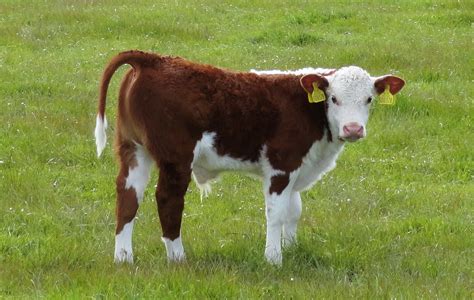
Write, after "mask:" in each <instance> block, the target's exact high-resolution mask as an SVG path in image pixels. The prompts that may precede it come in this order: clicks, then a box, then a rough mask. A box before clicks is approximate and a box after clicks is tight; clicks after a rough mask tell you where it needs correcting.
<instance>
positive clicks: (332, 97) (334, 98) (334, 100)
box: [331, 96, 337, 104]
mask: <svg viewBox="0 0 474 300" xmlns="http://www.w3.org/2000/svg"><path fill="white" fill-rule="evenodd" d="M331 101H332V103H334V104H337V99H336V97H334V96H331Z"/></svg>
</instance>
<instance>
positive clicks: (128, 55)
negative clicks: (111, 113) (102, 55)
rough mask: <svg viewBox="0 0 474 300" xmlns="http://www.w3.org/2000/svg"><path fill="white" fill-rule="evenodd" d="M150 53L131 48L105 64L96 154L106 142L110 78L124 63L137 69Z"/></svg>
mask: <svg viewBox="0 0 474 300" xmlns="http://www.w3.org/2000/svg"><path fill="white" fill-rule="evenodd" d="M150 56H151V54H149V53H145V52H142V51H137V50H132V51H126V52H122V53H119V54H118V55H116V56H115V57H113V58H112V60H111V61H110V62H109V64H108V65H107V66H106V68H105V70H104V73H103V74H102V79H101V81H100V86H99V107H98V112H97V118H96V124H95V131H94V136H95V143H96V146H97V156H100V155H101V153H102V151H103V150H104V148H105V144H106V142H107V135H106V133H105V130H106V129H107V119H106V118H105V103H106V98H107V89H108V87H109V83H110V79H111V78H112V76H113V75H114V73H115V71H117V69H118V68H119V67H120V66H122V65H124V64H129V65H131V66H132V68H133V69H134V70H135V71H138V70H139V68H140V65H141V64H142V63H143V62H145V61H147V60H149V58H150Z"/></svg>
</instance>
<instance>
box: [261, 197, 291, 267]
mask: <svg viewBox="0 0 474 300" xmlns="http://www.w3.org/2000/svg"><path fill="white" fill-rule="evenodd" d="M289 190H290V189H289V188H287V189H285V190H284V191H283V192H282V193H281V194H277V193H272V194H268V193H266V195H265V204H266V210H265V212H266V217H267V240H266V244H265V258H266V259H267V261H268V262H269V263H271V264H273V265H281V263H282V254H281V229H282V226H283V223H284V221H285V218H286V212H287V209H288V205H289V201H290V192H289Z"/></svg>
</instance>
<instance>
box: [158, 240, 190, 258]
mask: <svg viewBox="0 0 474 300" xmlns="http://www.w3.org/2000/svg"><path fill="white" fill-rule="evenodd" d="M161 240H162V241H163V243H165V247H166V256H167V257H168V261H173V262H179V261H183V260H185V259H186V255H185V254H184V248H183V243H182V242H181V236H179V237H177V238H176V239H174V240H170V239H169V238H166V237H162V238H161Z"/></svg>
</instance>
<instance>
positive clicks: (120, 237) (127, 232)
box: [114, 220, 133, 264]
mask: <svg viewBox="0 0 474 300" xmlns="http://www.w3.org/2000/svg"><path fill="white" fill-rule="evenodd" d="M132 232H133V220H132V221H131V222H129V223H127V224H125V226H123V229H122V231H121V232H120V233H119V234H117V235H116V236H115V255H114V260H115V262H116V263H121V262H127V263H131V264H132V263H133V251H132Z"/></svg>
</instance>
